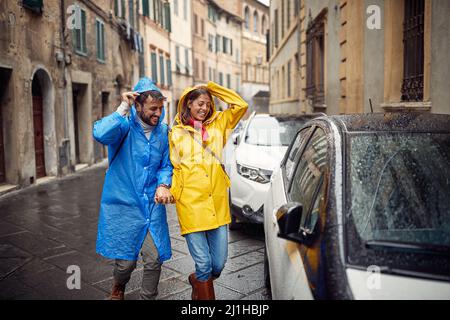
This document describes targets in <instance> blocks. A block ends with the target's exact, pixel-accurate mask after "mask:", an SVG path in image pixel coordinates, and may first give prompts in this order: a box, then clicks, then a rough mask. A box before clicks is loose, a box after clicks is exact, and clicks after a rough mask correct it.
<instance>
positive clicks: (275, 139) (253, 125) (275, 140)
mask: <svg viewBox="0 0 450 320" xmlns="http://www.w3.org/2000/svg"><path fill="white" fill-rule="evenodd" d="M306 121H307V119H299V118H288V119H283V118H277V117H255V118H253V119H252V120H251V122H250V124H249V126H248V129H247V133H246V135H245V142H246V143H248V144H252V145H258V146H289V144H290V143H291V141H292V139H293V138H294V136H295V134H296V133H297V131H298V130H299V129H300V128H301V127H302V126H303V125H304V124H305V123H306Z"/></svg>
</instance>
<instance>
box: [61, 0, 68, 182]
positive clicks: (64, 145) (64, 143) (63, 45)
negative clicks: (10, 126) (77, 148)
mask: <svg viewBox="0 0 450 320" xmlns="http://www.w3.org/2000/svg"><path fill="white" fill-rule="evenodd" d="M60 4H61V6H60V10H61V14H60V16H61V26H60V27H61V30H60V33H61V49H62V52H63V62H62V64H63V65H62V67H63V77H64V81H63V83H64V84H63V86H64V87H63V105H64V138H63V139H62V141H61V146H60V150H59V156H60V157H59V160H60V164H59V175H62V174H63V172H62V171H63V165H62V163H61V158H63V159H64V158H65V159H66V164H65V165H66V166H67V165H69V164H70V140H69V138H68V121H69V120H68V105H67V68H66V43H65V39H64V35H65V31H66V28H65V26H66V22H65V20H66V19H65V17H66V15H65V3H64V0H61V1H60Z"/></svg>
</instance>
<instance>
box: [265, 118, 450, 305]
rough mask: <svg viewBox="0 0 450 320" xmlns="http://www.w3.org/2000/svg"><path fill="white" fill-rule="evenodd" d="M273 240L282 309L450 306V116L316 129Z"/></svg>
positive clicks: (284, 180) (279, 179) (272, 278)
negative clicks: (358, 302) (359, 304)
mask: <svg viewBox="0 0 450 320" xmlns="http://www.w3.org/2000/svg"><path fill="white" fill-rule="evenodd" d="M264 230H265V240H266V263H265V265H266V272H265V273H266V282H267V285H269V286H270V287H271V291H272V297H273V299H450V115H436V114H423V113H403V114H402V113H394V114H368V115H349V116H330V117H321V118H317V119H314V120H312V121H310V122H309V123H308V124H306V125H305V127H303V128H302V129H301V130H300V131H299V132H298V134H297V136H296V138H295V139H294V141H293V142H292V144H291V145H290V147H289V149H288V151H287V153H286V156H285V158H284V160H283V161H282V163H281V167H280V168H279V169H278V170H277V171H276V172H274V174H273V176H272V179H271V188H270V192H269V194H268V196H267V199H266V201H265V203H264Z"/></svg>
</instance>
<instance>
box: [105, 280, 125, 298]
mask: <svg viewBox="0 0 450 320" xmlns="http://www.w3.org/2000/svg"><path fill="white" fill-rule="evenodd" d="M124 296H125V285H120V284H117V283H114V284H113V287H112V290H111V296H110V297H109V298H110V300H124Z"/></svg>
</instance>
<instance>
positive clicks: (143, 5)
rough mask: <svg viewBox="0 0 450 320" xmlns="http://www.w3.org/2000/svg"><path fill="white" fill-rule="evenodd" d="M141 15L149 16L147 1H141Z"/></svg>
mask: <svg viewBox="0 0 450 320" xmlns="http://www.w3.org/2000/svg"><path fill="white" fill-rule="evenodd" d="M142 13H143V15H144V16H146V17H148V16H150V7H149V5H148V0H142Z"/></svg>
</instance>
